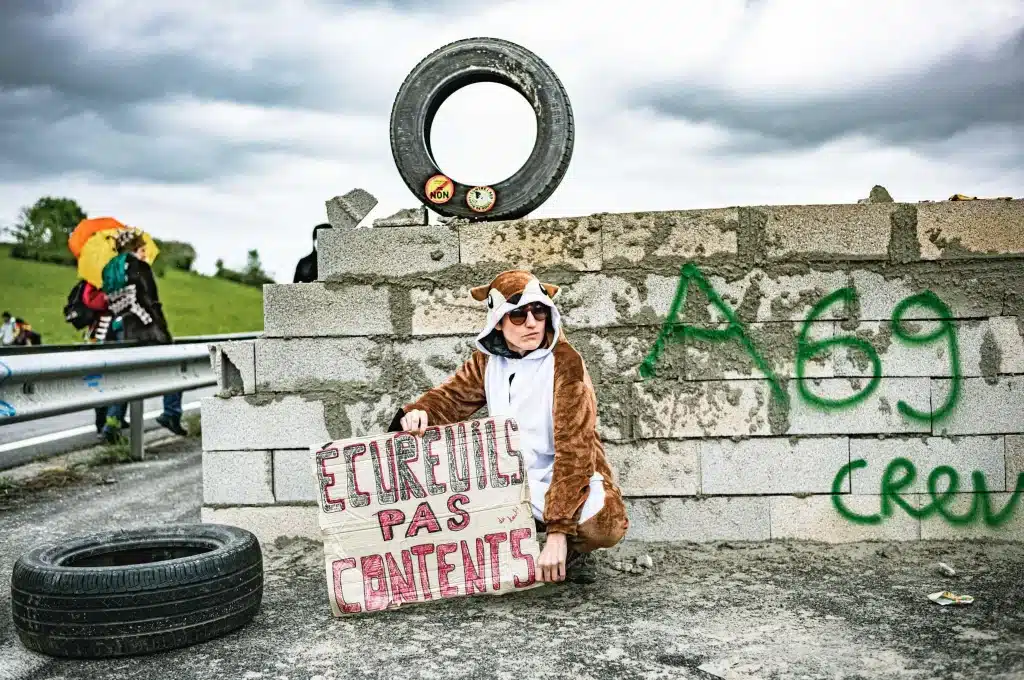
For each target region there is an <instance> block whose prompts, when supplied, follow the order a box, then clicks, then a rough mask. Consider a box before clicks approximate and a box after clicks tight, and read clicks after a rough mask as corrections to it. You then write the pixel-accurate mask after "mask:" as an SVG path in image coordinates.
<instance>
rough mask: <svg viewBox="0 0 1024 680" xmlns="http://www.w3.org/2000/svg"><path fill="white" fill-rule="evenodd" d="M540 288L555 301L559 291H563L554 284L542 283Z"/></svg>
mask: <svg viewBox="0 0 1024 680" xmlns="http://www.w3.org/2000/svg"><path fill="white" fill-rule="evenodd" d="M540 286H541V288H543V289H544V292H545V293H547V294H548V297H549V298H551V299H552V300H554V299H555V296H556V295H558V291H559V290H561V289H560V288H559V287H558V286H556V285H554V284H553V283H542V284H540Z"/></svg>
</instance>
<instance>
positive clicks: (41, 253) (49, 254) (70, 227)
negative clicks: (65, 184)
mask: <svg viewBox="0 0 1024 680" xmlns="http://www.w3.org/2000/svg"><path fill="white" fill-rule="evenodd" d="M86 217H88V216H87V215H86V214H85V211H84V210H82V207H81V206H80V205H78V202H77V201H75V200H74V199H71V198H56V197H53V196H43V197H42V198H40V199H39V200H38V201H36V202H35V204H34V205H32V206H31V207H25V208H22V209H21V212H20V213H19V214H18V221H17V222H16V223H15V225H14V226H13V227H12V228H11V229H8V231H9V232H10V234H11V235H12V236H14V240H15V242H16V245H15V247H14V249H13V250H12V251H11V254H12V255H13V256H14V257H20V258H23V259H31V260H43V261H47V262H61V263H66V264H74V262H75V258H74V257H73V256H72V255H71V253H70V252H68V249H67V245H68V238H69V237H70V236H71V232H73V231H74V230H75V227H77V226H78V223H79V222H81V221H82V220H84V219H85V218H86Z"/></svg>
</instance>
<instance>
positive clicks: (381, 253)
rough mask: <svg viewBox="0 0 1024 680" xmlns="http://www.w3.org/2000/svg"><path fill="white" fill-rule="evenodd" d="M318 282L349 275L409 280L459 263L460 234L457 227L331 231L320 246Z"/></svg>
mask: <svg viewBox="0 0 1024 680" xmlns="http://www.w3.org/2000/svg"><path fill="white" fill-rule="evenodd" d="M316 252H317V256H316V257H317V278H318V279H319V280H320V281H330V280H332V279H335V278H338V277H339V276H344V275H346V274H373V275H379V276H387V277H394V276H408V275H412V274H425V273H430V272H436V271H439V270H441V269H446V268H448V267H451V266H453V265H457V264H458V263H459V233H458V231H457V230H456V229H455V228H454V227H443V226H433V227H395V228H391V229H347V230H340V229H331V230H328V231H324V232H322V233H321V236H320V239H319V241H318V243H317V250H316Z"/></svg>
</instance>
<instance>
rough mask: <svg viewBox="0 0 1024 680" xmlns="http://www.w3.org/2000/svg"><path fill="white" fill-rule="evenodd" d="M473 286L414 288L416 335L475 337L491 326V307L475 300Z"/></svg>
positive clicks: (413, 303)
mask: <svg viewBox="0 0 1024 680" xmlns="http://www.w3.org/2000/svg"><path fill="white" fill-rule="evenodd" d="M469 289H470V287H469V286H458V287H455V288H434V289H433V290H427V289H424V288H413V289H412V290H411V291H410V293H409V296H410V300H411V302H412V334H413V335H473V336H474V337H475V336H476V335H477V334H478V333H479V332H480V329H482V328H483V327H484V325H485V324H486V323H487V305H486V303H483V302H479V301H477V300H474V299H473V296H472V295H470V294H469Z"/></svg>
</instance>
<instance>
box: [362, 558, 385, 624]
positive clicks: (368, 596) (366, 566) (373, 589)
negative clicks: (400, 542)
mask: <svg viewBox="0 0 1024 680" xmlns="http://www.w3.org/2000/svg"><path fill="white" fill-rule="evenodd" d="M359 568H360V570H362V572H363V602H365V603H366V611H368V612H375V611H380V610H381V609H387V606H388V602H390V601H391V598H390V597H389V596H388V579H387V577H386V576H385V575H384V558H382V557H381V556H380V555H366V556H365V557H363V558H362V559H360V560H359ZM375 581H376V585H374V582H375Z"/></svg>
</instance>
